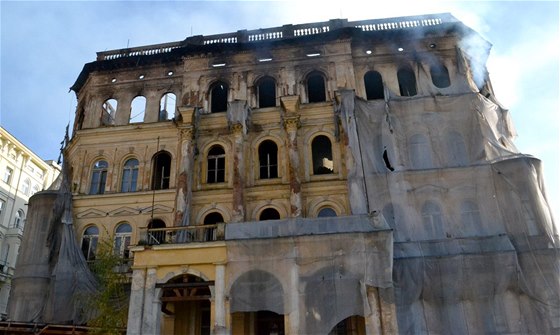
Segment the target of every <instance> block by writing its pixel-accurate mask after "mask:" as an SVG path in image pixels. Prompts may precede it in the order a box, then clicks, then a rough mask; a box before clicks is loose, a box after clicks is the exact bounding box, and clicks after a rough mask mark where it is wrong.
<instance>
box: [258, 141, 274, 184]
mask: <svg viewBox="0 0 560 335" xmlns="http://www.w3.org/2000/svg"><path fill="white" fill-rule="evenodd" d="M259 178H260V179H272V178H278V146H277V145H276V143H274V141H271V140H265V141H263V142H261V144H260V145H259Z"/></svg>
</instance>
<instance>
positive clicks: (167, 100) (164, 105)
mask: <svg viewBox="0 0 560 335" xmlns="http://www.w3.org/2000/svg"><path fill="white" fill-rule="evenodd" d="M176 106H177V97H176V96H175V94H173V93H165V94H164V95H163V96H162V97H161V100H160V101H159V117H158V120H159V121H165V120H171V119H173V118H174V117H175V107H176Z"/></svg>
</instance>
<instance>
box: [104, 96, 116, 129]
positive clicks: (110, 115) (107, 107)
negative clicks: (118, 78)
mask: <svg viewBox="0 0 560 335" xmlns="http://www.w3.org/2000/svg"><path fill="white" fill-rule="evenodd" d="M117 104H118V102H117V100H115V99H107V100H105V102H104V103H103V105H102V110H103V114H102V115H101V124H102V125H104V126H109V125H113V124H115V115H116V114H117Z"/></svg>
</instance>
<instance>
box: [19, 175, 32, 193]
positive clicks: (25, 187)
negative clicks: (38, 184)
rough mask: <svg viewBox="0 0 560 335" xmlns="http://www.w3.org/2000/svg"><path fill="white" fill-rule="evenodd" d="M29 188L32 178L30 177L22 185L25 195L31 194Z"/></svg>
mask: <svg viewBox="0 0 560 335" xmlns="http://www.w3.org/2000/svg"><path fill="white" fill-rule="evenodd" d="M29 189H31V180H30V179H29V178H27V179H25V180H24V181H23V184H22V185H21V192H22V193H23V194H25V195H29Z"/></svg>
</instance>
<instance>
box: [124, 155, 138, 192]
mask: <svg viewBox="0 0 560 335" xmlns="http://www.w3.org/2000/svg"><path fill="white" fill-rule="evenodd" d="M137 181H138V160H137V159H135V158H131V159H129V160H127V161H126V162H125V163H124V167H123V173H122V183H121V192H135V191H136V183H137Z"/></svg>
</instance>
